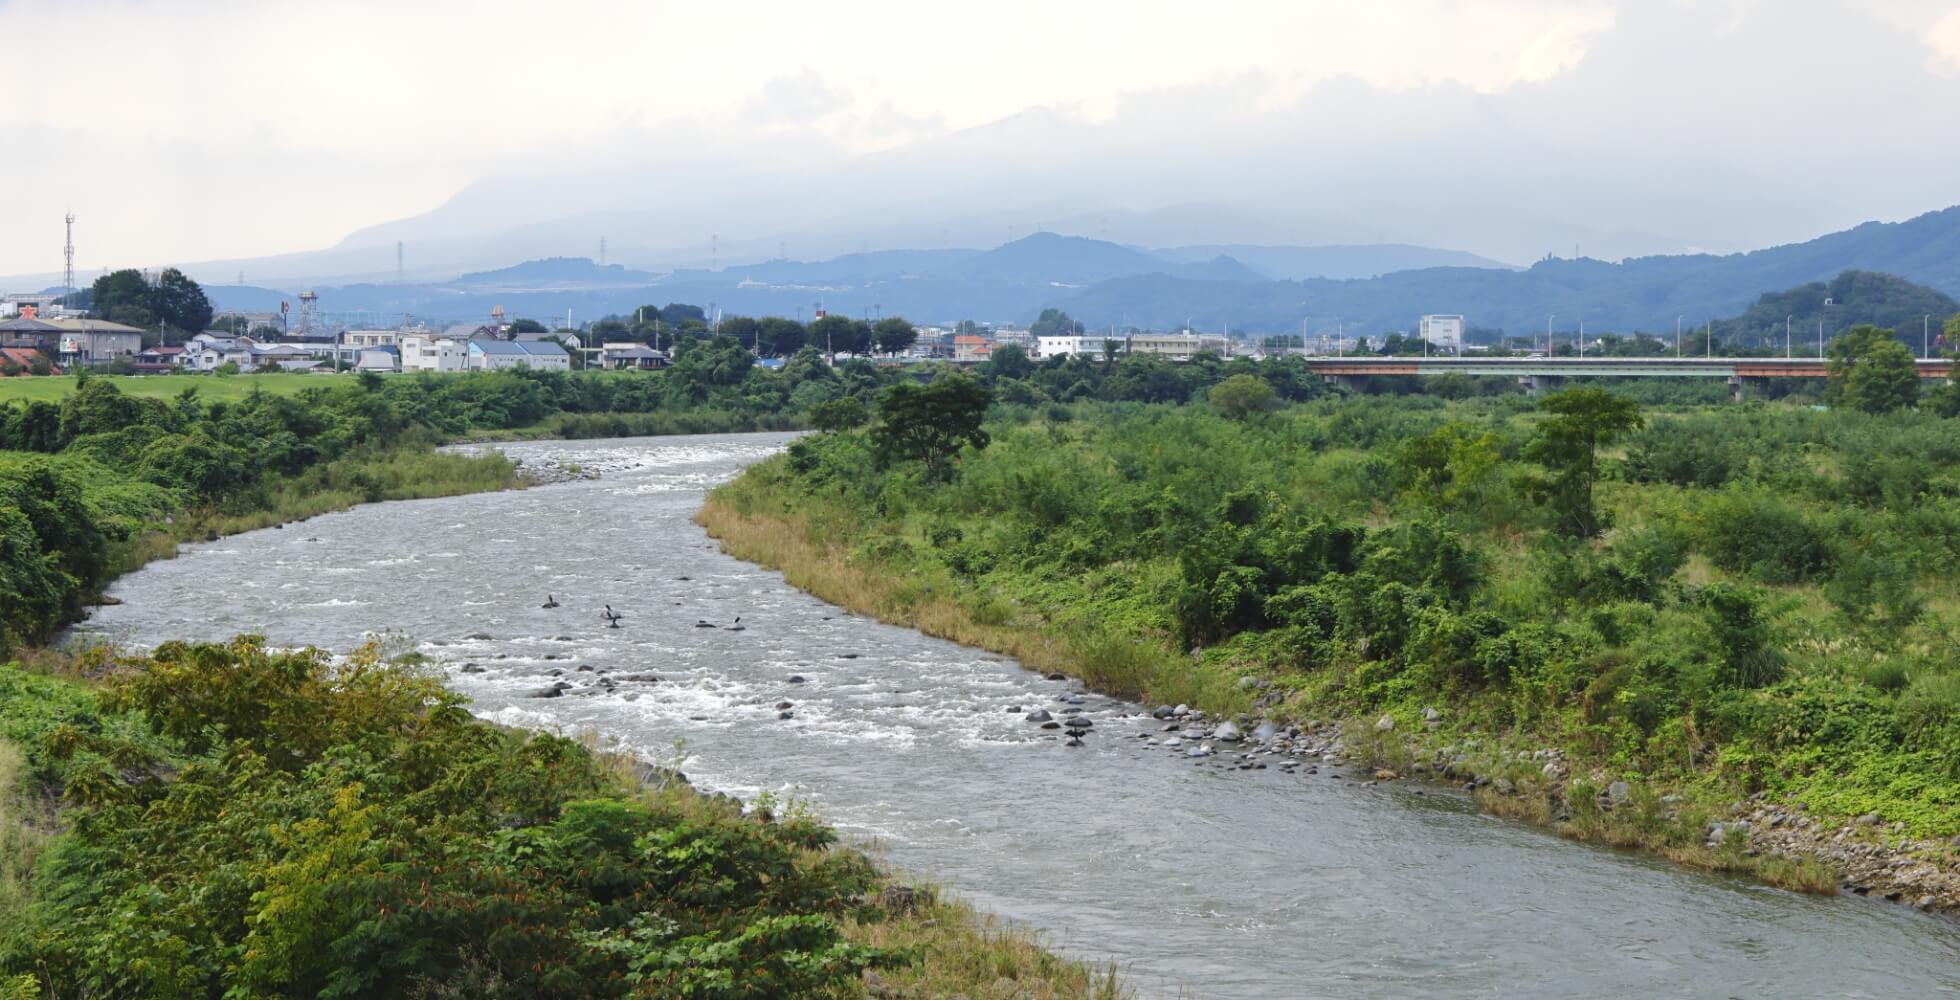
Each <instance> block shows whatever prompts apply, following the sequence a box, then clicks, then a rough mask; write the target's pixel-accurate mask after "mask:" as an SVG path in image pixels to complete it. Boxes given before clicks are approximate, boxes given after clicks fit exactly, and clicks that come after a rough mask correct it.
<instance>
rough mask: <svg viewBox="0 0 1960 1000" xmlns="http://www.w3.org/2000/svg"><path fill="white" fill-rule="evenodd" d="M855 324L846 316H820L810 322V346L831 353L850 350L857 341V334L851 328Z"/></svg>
mask: <svg viewBox="0 0 1960 1000" xmlns="http://www.w3.org/2000/svg"><path fill="white" fill-rule="evenodd" d="M853 325H854V324H853V323H852V322H851V320H850V319H849V317H845V316H823V317H820V318H819V319H818V320H817V321H816V322H814V323H811V324H810V329H809V337H810V346H812V347H814V348H816V349H817V350H819V351H823V352H825V353H830V354H835V353H841V352H845V351H849V350H850V349H851V345H852V344H853V343H855V342H856V335H855V334H854V332H853V331H852V329H851V327H852V326H853Z"/></svg>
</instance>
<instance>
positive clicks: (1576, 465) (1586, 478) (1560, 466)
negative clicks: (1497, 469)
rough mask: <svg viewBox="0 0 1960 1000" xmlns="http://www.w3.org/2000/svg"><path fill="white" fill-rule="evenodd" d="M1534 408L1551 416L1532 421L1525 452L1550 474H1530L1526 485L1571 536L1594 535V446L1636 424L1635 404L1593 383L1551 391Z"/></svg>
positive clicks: (1600, 525)
mask: <svg viewBox="0 0 1960 1000" xmlns="http://www.w3.org/2000/svg"><path fill="white" fill-rule="evenodd" d="M1538 408H1539V409H1540V410H1541V411H1543V412H1546V413H1550V414H1552V416H1551V417H1550V418H1549V419H1547V420H1545V421H1544V422H1542V423H1540V424H1539V425H1538V433H1537V434H1536V435H1535V436H1534V437H1533V438H1532V441H1531V444H1530V445H1528V446H1527V447H1526V449H1525V457H1526V458H1527V459H1529V460H1530V461H1533V462H1536V463H1538V464H1539V465H1542V466H1544V467H1545V469H1546V470H1547V471H1548V472H1549V473H1550V477H1549V478H1535V479H1532V480H1531V481H1530V482H1529V484H1528V486H1527V489H1528V490H1529V492H1531V493H1532V495H1534V496H1536V497H1538V498H1539V499H1540V500H1541V501H1543V502H1545V503H1546V504H1547V506H1549V507H1550V508H1551V510H1552V513H1553V516H1554V517H1555V518H1556V521H1557V524H1558V526H1559V527H1560V529H1561V530H1563V531H1565V532H1566V533H1568V534H1570V535H1572V536H1573V537H1575V538H1592V537H1594V536H1597V535H1598V534H1599V532H1600V529H1601V528H1603V527H1604V524H1603V523H1602V521H1601V519H1600V517H1599V514H1598V510H1597V508H1596V507H1595V506H1594V504H1593V485H1594V484H1595V483H1597V482H1598V480H1599V448H1600V446H1601V445H1605V444H1609V443H1611V442H1612V441H1613V440H1615V439H1616V438H1618V437H1620V436H1621V435H1622V434H1625V433H1626V432H1628V431H1631V430H1636V429H1638V428H1639V427H1640V425H1641V422H1642V421H1641V416H1640V408H1639V406H1638V405H1636V404H1635V403H1634V402H1633V401H1632V400H1630V399H1627V398H1625V397H1623V396H1616V395H1614V394H1612V393H1610V392H1607V391H1606V390H1604V389H1593V388H1577V389H1566V390H1564V391H1562V392H1555V393H1552V394H1551V395H1549V396H1547V397H1545V399H1544V400H1543V401H1541V402H1540V403H1539V404H1538Z"/></svg>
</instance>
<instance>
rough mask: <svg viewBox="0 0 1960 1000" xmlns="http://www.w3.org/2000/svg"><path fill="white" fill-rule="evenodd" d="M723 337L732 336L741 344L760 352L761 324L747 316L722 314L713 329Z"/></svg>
mask: <svg viewBox="0 0 1960 1000" xmlns="http://www.w3.org/2000/svg"><path fill="white" fill-rule="evenodd" d="M715 332H716V333H717V334H719V335H721V336H723V337H732V338H734V339H735V340H736V341H738V342H740V343H741V344H742V345H743V346H745V347H748V348H749V349H751V350H753V351H755V352H756V353H757V354H760V353H762V336H761V335H762V324H761V323H760V322H757V321H756V320H754V319H751V318H750V317H747V316H724V317H722V320H721V325H720V327H719V328H718V329H716V331H715Z"/></svg>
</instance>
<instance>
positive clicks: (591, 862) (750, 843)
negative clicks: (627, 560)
mask: <svg viewBox="0 0 1960 1000" xmlns="http://www.w3.org/2000/svg"><path fill="white" fill-rule="evenodd" d="M118 669H119V671H120V672H119V676H120V677H121V678H122V679H121V680H119V681H118V682H116V683H115V684H114V686H113V687H112V688H111V690H110V692H109V694H108V695H107V696H106V697H105V698H104V699H102V703H101V704H100V705H95V704H93V703H92V702H91V700H90V699H87V698H74V697H64V698H59V699H56V698H50V697H48V696H47V695H48V692H46V691H42V692H39V693H38V694H35V695H34V696H28V695H30V694H33V693H32V692H29V691H27V690H26V689H25V688H23V687H22V685H23V683H29V684H31V683H32V682H31V681H29V680H27V679H26V678H24V675H22V674H20V673H19V672H18V670H17V668H4V667H0V691H7V690H8V689H10V688H11V689H12V691H11V692H10V693H11V695H12V697H8V698H0V736H4V737H5V738H6V739H7V740H9V741H10V742H13V743H16V744H19V745H23V746H28V747H32V748H35V758H34V762H33V763H34V766H35V767H36V768H37V772H38V774H39V776H40V777H41V778H43V779H44V780H47V781H49V782H50V783H52V784H53V785H54V786H55V787H59V788H62V789H64V790H65V791H64V795H65V797H66V799H67V800H68V802H69V803H70V807H71V809H70V813H69V815H70V817H71V819H72V826H73V828H72V831H71V832H70V833H69V834H68V835H66V836H64V837H62V838H60V839H59V840H57V841H56V842H55V844H54V846H53V847H52V848H51V850H50V851H49V853H48V856H47V857H46V859H45V861H44V863H43V866H42V871H41V874H40V876H39V877H38V878H37V881H36V888H37V892H36V894H35V899H34V902H33V903H32V905H31V906H29V907H28V908H27V909H26V910H25V912H22V913H14V914H7V915H6V916H7V917H8V918H9V919H8V920H7V921H5V923H6V924H7V926H4V927H0V972H4V973H7V974H9V975H12V974H29V975H31V976H33V977H35V978H36V979H38V980H41V981H42V982H43V983H44V984H45V986H46V990H45V995H49V996H77V995H90V996H144V997H216V996H326V997H352V996H408V995H421V996H456V997H463V996H469V997H534V996H581V997H595V996H619V997H626V996H646V997H701V998H706V997H717V998H754V1000H763V998H769V997H800V996H832V995H834V992H835V991H836V990H839V989H842V988H844V987H846V986H847V985H849V984H853V983H855V981H856V980H857V978H858V976H859V974H860V972H861V971H862V970H863V969H865V968H867V967H869V966H873V965H881V964H891V963H894V962H897V961H899V960H901V959H902V958H904V956H902V955H899V954H894V953H888V952H882V951H878V950H874V949H871V948H867V947H863V946H859V945H854V944H850V943H848V942H846V941H845V940H844V939H843V937H842V935H841V927H842V922H843V921H844V920H845V919H846V918H847V917H849V916H851V915H853V914H858V915H868V914H869V913H870V912H871V911H870V910H868V909H865V906H866V904H865V903H863V902H862V901H861V900H863V899H864V898H866V892H867V890H868V889H870V888H871V887H872V886H873V885H874V879H875V873H874V871H873V869H872V868H871V867H870V865H869V864H868V863H867V862H866V861H865V860H864V859H863V858H862V857H861V856H859V855H857V854H855V853H850V852H843V851H838V850H835V849H832V846H831V845H832V843H833V840H834V834H833V833H832V832H831V831H830V830H829V829H827V828H825V827H823V826H820V825H818V824H816V823H814V822H812V821H810V820H807V819H801V818H789V819H784V820H781V821H771V820H768V819H763V820H755V819H745V818H743V817H742V816H741V815H740V814H739V813H738V812H737V811H735V810H733V809H729V808H724V807H716V806H713V805H711V804H708V803H706V802H705V800H700V799H696V798H693V797H691V796H686V795H675V794H668V795H659V794H649V793H641V792H638V791H636V790H634V789H633V788H632V787H631V786H630V785H629V784H628V783H626V782H625V781H624V780H623V779H622V776H621V774H620V773H619V772H618V771H617V769H616V768H614V767H613V766H612V765H611V764H609V763H608V762H607V761H605V760H603V759H601V758H599V757H597V756H595V755H594V754H592V753H591V752H590V751H588V750H587V749H586V748H585V747H584V746H582V745H580V744H579V743H576V742H574V741H571V740H567V739H564V738H561V737H556V736H548V735H543V734H536V733H525V732H517V731H510V730H504V729H500V728H495V727H492V726H489V725H485V724H483V723H480V722H477V721H475V720H474V719H473V718H472V717H471V716H470V715H469V713H468V712H467V711H465V710H464V708H463V705H462V703H461V699H460V698H459V697H458V696H456V695H454V694H452V693H450V692H449V691H447V690H446V689H444V688H443V686H442V684H441V683H440V681H439V679H438V678H436V677H434V676H430V675H423V674H419V673H417V672H415V671H414V670H412V669H409V668H404V667H398V666H393V665H390V664H386V663H383V662H381V661H380V659H379V658H378V656H377V654H376V652H375V651H374V650H373V649H368V650H364V651H361V652H360V653H358V654H356V655H355V656H353V657H351V658H350V659H349V660H347V661H346V662H344V663H340V664H335V663H334V662H333V661H332V660H331V659H330V658H329V657H328V656H327V655H326V654H324V653H322V652H319V651H315V650H306V651H299V652H278V651H274V650H270V649H268V648H266V647H265V645H264V644H263V643H262V642H261V641H259V640H257V639H254V638H241V639H239V640H236V641H233V642H231V643H229V644H226V645H185V644H176V643H173V644H167V645H165V646H163V647H160V648H159V649H158V650H157V651H156V653H155V655H154V656H153V657H146V658H140V659H135V660H129V661H125V662H123V663H121V664H119V665H118Z"/></svg>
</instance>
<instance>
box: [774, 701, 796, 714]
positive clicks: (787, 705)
mask: <svg viewBox="0 0 1960 1000" xmlns="http://www.w3.org/2000/svg"><path fill="white" fill-rule="evenodd" d="M795 707H796V706H795V705H792V704H790V703H789V702H786V701H779V702H777V703H776V711H778V712H780V711H783V710H784V709H789V708H795Z"/></svg>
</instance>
